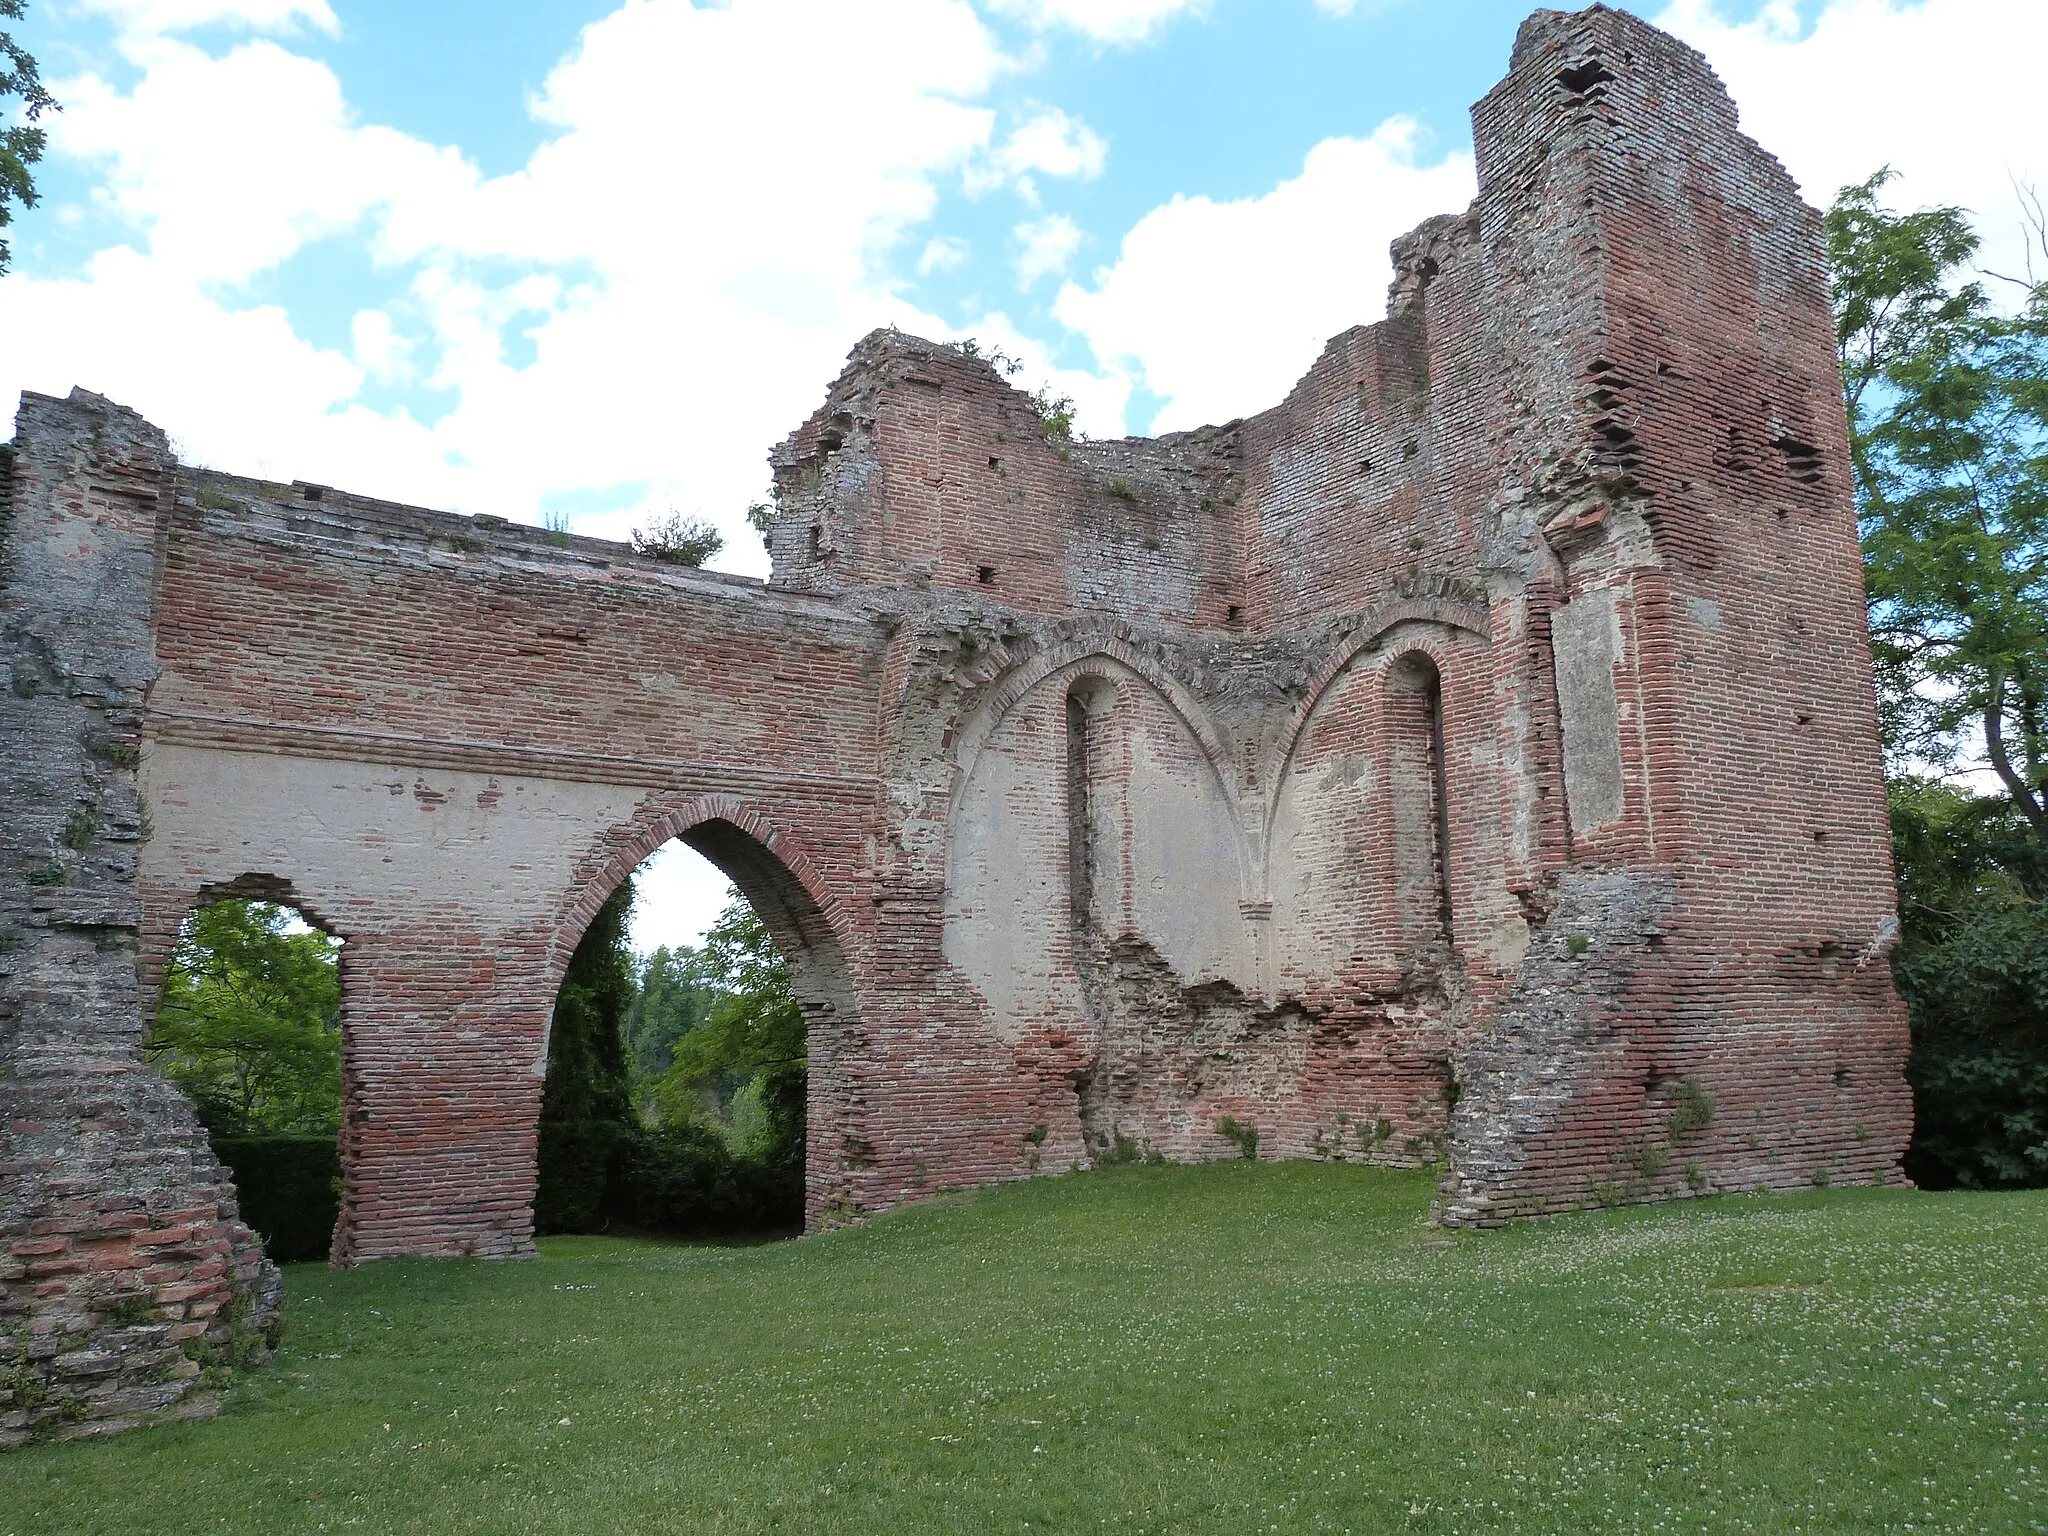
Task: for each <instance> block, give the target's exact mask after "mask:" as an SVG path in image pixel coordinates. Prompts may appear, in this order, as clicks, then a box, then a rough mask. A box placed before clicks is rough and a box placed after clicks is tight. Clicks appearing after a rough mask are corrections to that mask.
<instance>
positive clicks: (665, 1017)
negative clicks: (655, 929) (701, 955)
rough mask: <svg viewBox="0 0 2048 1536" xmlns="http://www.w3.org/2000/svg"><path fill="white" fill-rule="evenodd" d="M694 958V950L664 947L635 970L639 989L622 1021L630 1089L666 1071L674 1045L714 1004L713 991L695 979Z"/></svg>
mask: <svg viewBox="0 0 2048 1536" xmlns="http://www.w3.org/2000/svg"><path fill="white" fill-rule="evenodd" d="M696 959H697V952H696V951H695V950H693V949H689V948H683V949H669V948H667V947H666V946H664V947H663V948H660V949H657V950H656V951H655V952H654V953H653V954H651V955H649V956H648V957H647V959H646V960H645V961H643V962H642V963H641V965H640V967H639V980H640V991H639V994H638V996H636V997H635V998H634V999H633V1005H632V1007H631V1008H629V1009H627V1010H626V1022H625V1035H626V1054H627V1056H628V1058H629V1059H630V1060H631V1062H632V1068H633V1085H634V1087H635V1089H639V1088H642V1087H644V1086H646V1085H647V1084H649V1083H651V1082H652V1081H653V1080H654V1079H655V1078H658V1077H660V1076H661V1074H662V1073H664V1072H666V1071H667V1070H668V1069H669V1066H670V1064H671V1063H672V1062H673V1061H674V1060H675V1048H676V1042H677V1041H678V1040H680V1039H682V1037H683V1036H684V1035H687V1034H688V1033H689V1032H690V1031H691V1030H693V1029H695V1028H696V1027H697V1026H698V1025H699V1024H702V1023H703V1022H704V1019H705V1016H706V1015H707V1014H708V1013H710V1011H711V1005H712V1004H713V1003H714V1002H716V1001H717V998H718V994H717V991H716V989H715V988H713V987H711V986H709V985H708V984H707V983H706V982H704V981H703V980H702V979H701V978H700V976H699V974H698V967H697V964H696Z"/></svg>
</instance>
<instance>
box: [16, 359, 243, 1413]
mask: <svg viewBox="0 0 2048 1536" xmlns="http://www.w3.org/2000/svg"><path fill="white" fill-rule="evenodd" d="M16 431H17V439H16V443H17V451H14V452H11V453H9V454H8V455H7V456H6V457H5V458H4V459H0V477H4V482H5V492H4V495H0V540H4V542H0V603H4V608H0V614H4V620H0V658H4V661H5V665H6V670H7V689H6V691H5V692H4V693H0V783H4V786H5V791H4V799H5V806H6V811H5V815H4V816H0V1446H4V1445H14V1444H20V1443H21V1442H23V1441H24V1440H28V1439H34V1438H47V1437H66V1436H70V1435H74V1434H80V1433H94V1432H101V1431H105V1430H109V1429H117V1428H123V1427H126V1426H127V1425H130V1424H134V1423H138V1422H142V1421H146V1420H150V1419H156V1418H164V1417H175V1416H183V1415H189V1414H194V1413H207V1412H211V1411H212V1409H213V1407H214V1405H215V1403H216V1401H217V1399H216V1397H215V1395H214V1390H213V1389H214V1387H215V1386H216V1385H217V1374H218V1368H220V1367H223V1366H225V1365H226V1364H228V1363H229V1362H230V1361H231V1360H234V1359H243V1360H247V1359H260V1358H261V1357H262V1355H263V1353H264V1348H265V1338H266V1335H267V1334H268V1332H269V1331H270V1330H271V1329H272V1328H273V1326H274V1323H275V1320H276V1314H277V1273H276V1271H275V1270H274V1269H273V1268H272V1267H271V1266H270V1265H269V1264H268V1263H267V1262H266V1261H265V1260H264V1258H263V1254H262V1251H261V1249H260V1248H259V1247H258V1246H257V1244H256V1240H255V1238H254V1237H253V1236H252V1235H251V1233H250V1232H249V1229H248V1228H247V1227H245V1226H243V1225H242V1224H241V1223H240V1222H239V1221H238V1220H237V1219H236V1216H235V1204H234V1190H233V1187H232V1185H231V1183H230V1181H229V1178H228V1175H227V1173H226V1171H225V1170H224V1169H222V1167H221V1166H220V1164H219V1163H218V1162H216V1161H215V1159H214V1157H213V1154H212V1152H211V1151H210V1150H209V1149H208V1147H207V1143H206V1135H205V1132H204V1131H202V1130H201V1129H200V1127H199V1122H198V1120H197V1118H196V1117H195V1116H194V1115H193V1113H192V1108H191V1106H190V1105H189V1104H188V1103H187V1102H186V1101H185V1098H184V1096H183V1095H182V1094H181V1093H179V1092H178V1090H176V1089H175V1088H173V1087H171V1086H170V1085H169V1084H168V1083H166V1082H164V1081H162V1080H161V1079H160V1078H158V1077H157V1076H156V1075H155V1074H154V1073H152V1072H150V1071H149V1070H148V1069H147V1068H146V1067H145V1066H144V1065H143V1061H142V1029H143V1022H142V1021H143V1011H142V1006H141V999H140V997H139V995H138V989H137V985H136V963H135V962H136V950H137V937H138V930H139V927H140V919H141V904H140V901H139V899H138V894H137V890H136V876H135V871H136V860H137V853H138V850H139V849H140V848H141V847H143V846H144V845H145V844H146V840H147V838H148V836H149V813H148V811H147V810H146V809H145V807H144V805H143V803H142V800H141V798H140V796H139V794H138V790H137V786H136V762H137V758H138V753H139V746H140V740H141V734H142V725H143V720H144V700H145V696H146V693H147V690H148V688H149V686H150V683H151V680H152V678H153V677H154V675H155V673H156V660H155V656H154V654H153V649H152V630H153V623H154V615H153V614H152V611H151V603H152V600H153V597H154V593H155V587H156V581H155V577H156V568H157V564H158V561H159V558H160V554H161V541H160V537H159V535H160V530H161V526H162V518H163V514H164V512H165V505H164V503H165V496H164V478H163V470H164V469H165V467H166V466H167V465H168V463H169V462H170V455H169V453H168V451H167V450H166V448H165V446H164V439H163V435H162V434H161V433H160V432H158V431H157V430H156V429H155V428H153V427H151V426H149V425H148V424H147V423H145V422H143V421H142V420H141V418H139V417H137V416H136V415H134V413H132V412H129V411H124V410H121V409H119V408H118V407H114V406H110V405H109V404H107V402H105V401H103V400H100V399H98V398H97V397H94V396H81V397H78V398H76V399H75V400H74V401H72V402H71V403H70V404H68V405H65V406H59V405H58V404H57V402H54V401H49V402H39V401H36V400H33V399H31V400H27V401H24V402H23V407H22V413H21V416H20V417H19V418H18V419H17V422H16ZM31 448H32V450H33V451H24V450H27V449H31Z"/></svg>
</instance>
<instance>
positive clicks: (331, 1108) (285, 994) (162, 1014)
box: [144, 900, 341, 1137]
mask: <svg viewBox="0 0 2048 1536" xmlns="http://www.w3.org/2000/svg"><path fill="white" fill-rule="evenodd" d="M301 928H302V925H300V924H298V923H297V921H296V914H294V913H293V912H292V911H291V909H290V908H288V907H280V906H275V905H273V904H271V903H269V902H261V901H239V900H229V901H216V902H214V903H212V904H211V905H209V906H205V907H201V908H199V909H198V910H197V911H195V912H194V913H193V914H192V916H191V917H190V918H188V919H187V920H186V922H185V926H184V927H183V928H182V929H181V930H180V931H179V934H178V943H177V946H176V948H175V949H173V951H172V952H171V960H170V964H169V966H168V967H167V968H166V969H165V972H164V984H163V993H162V996H161V999H160V1001H159V1003H158V1005H157V1014H156V1020H155V1022H154V1023H153V1024H152V1026H151V1028H150V1031H149V1037H148V1040H147V1042H146V1043H145V1047H144V1049H145V1052H146V1054H147V1056H148V1058H149V1060H150V1063H151V1064H152V1065H153V1066H154V1067H155V1068H156V1069H157V1070H158V1071H159V1072H160V1073H162V1074H163V1075H164V1076H165V1077H167V1078H169V1079H170V1080H171V1081H172V1082H174V1083H176V1084H178V1086H179V1087H181V1088H183V1089H184V1090H185V1092H186V1093H187V1094H189V1095H190V1096H191V1098H192V1102H193V1103H194V1104H195V1105H196V1106H197V1107H198V1110H199V1117H200V1119H201V1120H202V1121H204V1122H205V1124H206V1127H207V1129H208V1130H209V1131H210V1132H213V1133H215V1134H217V1135H235V1136H250V1135H258V1134H264V1133H271V1134H276V1133H284V1132H298V1133H306V1134H312V1135H325V1136H328V1137H331V1136H333V1134H334V1132H335V1130H336V1128H337V1127H338V1126H339V1124H340V1119H341V981H340V976H339V974H338V969H337V956H338V952H339V950H340V947H341V946H340V942H339V941H338V940H336V939H333V938H330V937H329V936H328V935H326V934H324V933H320V932H318V931H317V930H315V931H295V930H299V929H301Z"/></svg>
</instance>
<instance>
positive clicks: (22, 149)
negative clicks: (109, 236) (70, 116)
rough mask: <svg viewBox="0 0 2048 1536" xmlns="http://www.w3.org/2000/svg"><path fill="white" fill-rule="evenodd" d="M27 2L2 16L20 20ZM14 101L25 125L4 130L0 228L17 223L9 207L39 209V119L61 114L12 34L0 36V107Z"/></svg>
mask: <svg viewBox="0 0 2048 1536" xmlns="http://www.w3.org/2000/svg"><path fill="white" fill-rule="evenodd" d="M25 8H26V0H0V18H6V19H8V20H11V21H19V20H20V19H21V13H22V11H23V10H24V9H25ZM9 97H13V98H14V99H16V100H17V101H19V102H20V103H21V106H20V112H21V115H22V118H23V121H22V122H20V123H18V124H16V125H15V126H14V127H12V128H0V230H5V229H6V228H7V226H8V225H9V224H11V223H13V222H14V212H13V210H12V209H11V208H9V207H8V204H10V203H19V204H21V206H22V207H23V208H33V207H35V205H36V184H35V179H34V177H33V176H32V175H31V174H30V171H29V167H30V166H32V165H34V164H35V163H36V162H37V161H38V160H40V159H42V158H43V144H44V142H45V140H44V134H43V130H42V129H40V128H38V127H36V126H35V123H36V119H38V118H39V117H41V116H42V115H43V114H44V113H45V112H55V111H57V110H59V108H58V106H57V103H56V100H55V98H53V97H52V96H51V95H50V93H49V92H48V91H47V90H45V89H43V83H42V80H41V78H40V77H39V76H38V75H37V73H36V61H35V60H34V59H32V58H31V57H29V55H28V52H27V50H25V49H24V48H22V47H21V45H20V44H18V43H17V42H15V40H14V35H13V34H12V33H11V32H0V108H5V107H6V105H7V100H8V98H9ZM8 256H9V251H8V245H7V237H6V235H4V234H0V272H5V271H6V270H7V263H8Z"/></svg>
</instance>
